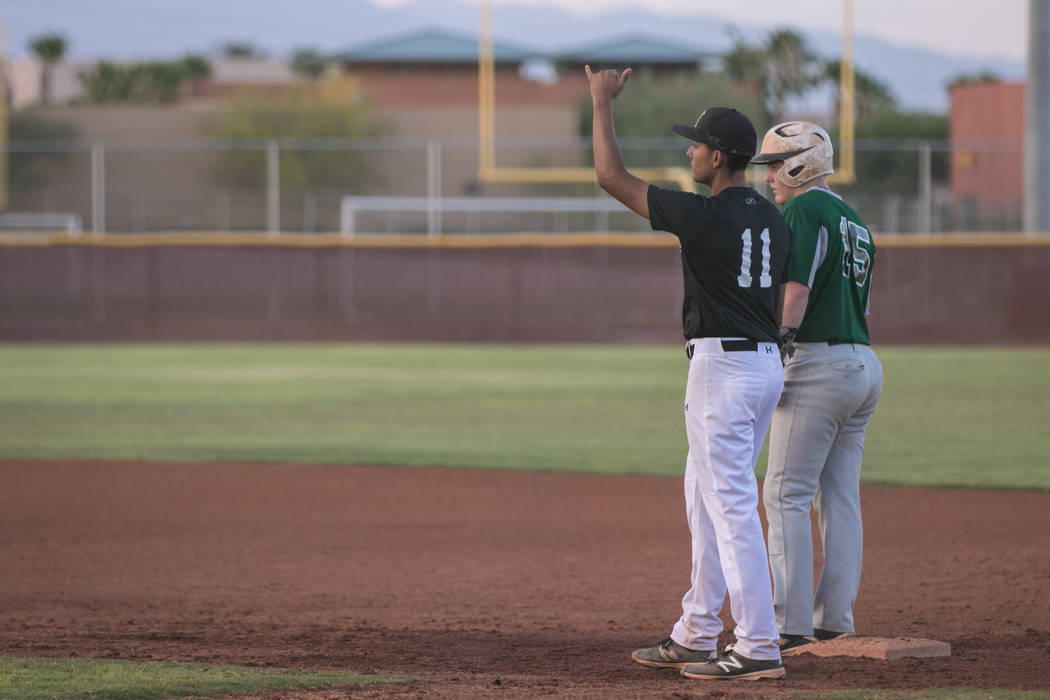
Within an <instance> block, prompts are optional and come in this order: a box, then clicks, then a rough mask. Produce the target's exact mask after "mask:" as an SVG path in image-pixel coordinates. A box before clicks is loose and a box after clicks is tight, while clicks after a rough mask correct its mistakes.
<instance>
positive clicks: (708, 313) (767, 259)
mask: <svg viewBox="0 0 1050 700" xmlns="http://www.w3.org/2000/svg"><path fill="white" fill-rule="evenodd" d="M649 221H650V223H651V225H652V227H653V229H654V230H657V231H669V232H671V233H673V234H674V235H676V236H678V240H679V241H681V244H682V271H683V273H684V275H685V300H684V303H683V304H682V330H683V331H684V334H685V337H686V339H687V340H688V339H691V338H711V337H722V338H751V339H752V340H758V341H762V342H775V341H776V339H777V331H778V328H777V300H778V298H779V296H780V285H781V284H783V283H785V282H787V281H788V255H789V253H790V250H791V231H790V230H789V229H788V226H787V224H786V223H784V219H783V218H781V216H780V213H779V212H778V211H777V210H776V207H774V206H773V204H772V203H771V202H769V201H768V200H767V199H765V198H764V197H762V196H761V195H760V194H758V193H757V192H755V190H753V189H751V188H750V187H727V188H726V189H724V190H722V191H721V192H719V193H718V194H717V195H716V196H714V197H702V196H700V195H697V194H693V193H691V192H682V191H679V190H666V189H663V188H660V187H656V186H653V185H650V186H649Z"/></svg>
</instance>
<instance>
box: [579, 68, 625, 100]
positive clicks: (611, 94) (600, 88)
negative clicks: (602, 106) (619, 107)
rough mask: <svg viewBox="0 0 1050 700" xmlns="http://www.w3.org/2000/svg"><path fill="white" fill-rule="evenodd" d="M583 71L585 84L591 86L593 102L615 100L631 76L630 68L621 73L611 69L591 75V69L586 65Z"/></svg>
mask: <svg viewBox="0 0 1050 700" xmlns="http://www.w3.org/2000/svg"><path fill="white" fill-rule="evenodd" d="M583 70H584V71H586V73H587V82H589V83H590V85H591V99H594V100H597V99H599V98H602V97H608V98H610V99H613V100H615V99H616V98H617V97H618V96H619V94H620V93H621V92H623V87H624V85H626V84H627V79H628V78H629V77H630V76H631V69H630V68H628V69H626V70H625V71H624V72H623V73H620V72H618V71H615V70H611V69H606V70H602V71H598V72H597V73H592V72H591V67H590V66H589V65H587V66H584V67H583Z"/></svg>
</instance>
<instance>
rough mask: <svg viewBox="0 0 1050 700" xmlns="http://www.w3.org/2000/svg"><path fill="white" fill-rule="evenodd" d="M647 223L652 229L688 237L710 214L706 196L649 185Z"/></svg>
mask: <svg viewBox="0 0 1050 700" xmlns="http://www.w3.org/2000/svg"><path fill="white" fill-rule="evenodd" d="M648 200H649V225H650V226H652V227H653V230H654V231H667V232H669V233H673V234H675V235H676V236H678V237H679V238H689V237H691V236H693V235H695V234H697V233H699V231H700V230H702V229H703V227H704V224H705V223H706V221H707V218H708V216H709V215H710V209H711V207H710V203H709V200H708V198H707V197H701V196H700V195H697V194H693V193H692V192H682V191H681V190H668V189H664V188H662V187H657V186H656V185H649V193H648Z"/></svg>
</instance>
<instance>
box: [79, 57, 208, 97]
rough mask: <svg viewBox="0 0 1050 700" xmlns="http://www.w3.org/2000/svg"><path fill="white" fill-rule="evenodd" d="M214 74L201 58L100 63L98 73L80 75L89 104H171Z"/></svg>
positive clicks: (88, 72) (95, 70) (96, 71)
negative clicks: (187, 86) (183, 92)
mask: <svg viewBox="0 0 1050 700" xmlns="http://www.w3.org/2000/svg"><path fill="white" fill-rule="evenodd" d="M210 74H211V66H210V64H209V63H208V62H207V61H206V60H204V59H203V58H201V57H199V56H194V55H187V56H185V57H184V58H182V59H181V60H178V61H149V62H146V63H133V64H130V65H118V64H115V63H110V62H108V61H100V62H99V63H98V65H96V66H95V69H94V70H91V71H86V72H83V73H81V74H80V76H79V77H80V82H81V84H82V85H83V86H84V91H85V93H86V99H87V101H88V102H91V103H96V104H105V103H112V102H137V103H161V104H167V103H171V102H174V101H175V100H177V99H178V98H179V95H180V94H181V92H182V89H183V87H184V86H185V85H187V84H196V83H197V82H199V81H201V80H203V79H204V78H206V77H207V76H208V75H210Z"/></svg>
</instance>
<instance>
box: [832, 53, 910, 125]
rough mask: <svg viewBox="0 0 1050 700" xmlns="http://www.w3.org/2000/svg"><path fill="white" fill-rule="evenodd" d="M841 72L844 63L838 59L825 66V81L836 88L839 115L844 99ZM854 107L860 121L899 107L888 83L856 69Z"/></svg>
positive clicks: (854, 72)
mask: <svg viewBox="0 0 1050 700" xmlns="http://www.w3.org/2000/svg"><path fill="white" fill-rule="evenodd" d="M841 71H842V62H841V61H839V60H837V59H836V60H834V61H828V62H827V63H825V64H824V75H825V79H826V80H827V81H828V83H830V84H831V85H832V86H834V91H833V93H834V95H835V104H834V108H835V111H834V114H838V113H839V100H840V98H841V97H842V96H841V95H840V94H839V90H838V85H839V79H840V73H841ZM853 107H854V110H855V111H856V113H857V117H858V118H859V119H870V118H872V117H874V116H875V115H877V114H878V113H879V112H883V111H886V110H891V109H895V108H896V107H897V99H896V98H895V97H894V96H893V91H892V90H890V88H889V86H888V85H886V83H884V82H882V81H881V80H879V79H878V78H876V77H875V76H874V75H872V74H871V73H867V72H865V71H862V70H861V69H859V68H856V67H854V69H853Z"/></svg>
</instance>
